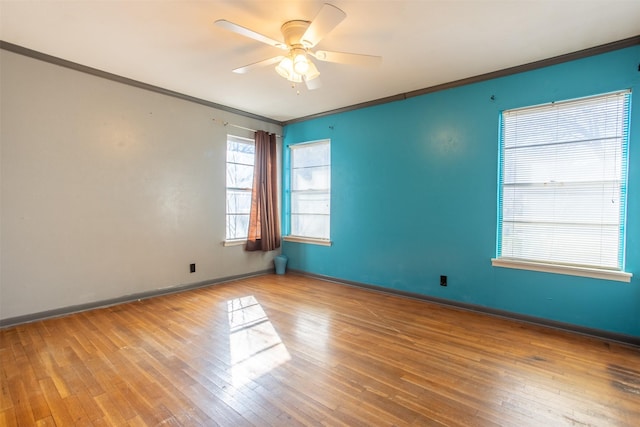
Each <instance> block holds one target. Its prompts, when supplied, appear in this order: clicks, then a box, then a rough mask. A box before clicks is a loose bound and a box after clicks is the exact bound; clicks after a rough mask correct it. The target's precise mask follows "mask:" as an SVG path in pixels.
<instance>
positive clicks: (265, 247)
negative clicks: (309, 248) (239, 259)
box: [245, 130, 280, 252]
mask: <svg viewBox="0 0 640 427" xmlns="http://www.w3.org/2000/svg"><path fill="white" fill-rule="evenodd" d="M255 143H256V149H255V165H254V168H253V192H252V194H251V212H250V214H249V236H248V238H247V245H246V246H245V250H247V251H265V252H266V251H272V250H274V249H277V248H279V247H280V216H279V215H278V171H277V167H276V165H277V158H276V156H277V151H276V135H275V134H269V133H268V132H265V131H261V130H259V131H257V132H256V135H255Z"/></svg>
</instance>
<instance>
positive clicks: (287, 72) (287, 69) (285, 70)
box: [276, 56, 293, 80]
mask: <svg viewBox="0 0 640 427" xmlns="http://www.w3.org/2000/svg"><path fill="white" fill-rule="evenodd" d="M276 71H277V72H278V74H280V75H281V76H282V77H284V78H285V79H287V80H289V78H290V77H291V76H292V75H293V61H291V58H289V57H288V56H285V57H284V58H282V61H280V63H279V64H278V65H276Z"/></svg>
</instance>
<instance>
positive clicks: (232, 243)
mask: <svg viewBox="0 0 640 427" xmlns="http://www.w3.org/2000/svg"><path fill="white" fill-rule="evenodd" d="M229 138H232V139H237V140H240V141H242V142H243V143H246V144H253V145H254V146H255V140H252V139H251V138H245V137H243V136H238V135H232V134H227V139H226V142H227V143H228V141H229ZM226 159H227V157H226V154H225V173H226V167H227V165H228V163H229V162H228V161H227V160H226ZM254 171H255V164H254ZM229 188H233V187H227V183H226V179H225V230H226V226H227V224H226V221H227V220H228V218H227V215H228V213H227V212H226V197H227V191H229ZM238 190H241V189H238ZM225 234H226V231H225ZM246 243H247V238H246V237H241V238H239V239H227V238H226V236H225V239H224V240H223V241H222V246H225V247H226V246H240V245H244V244H246Z"/></svg>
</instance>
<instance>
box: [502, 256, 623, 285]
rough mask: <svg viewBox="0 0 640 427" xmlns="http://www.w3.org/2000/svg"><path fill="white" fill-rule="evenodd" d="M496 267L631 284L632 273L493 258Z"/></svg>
mask: <svg viewBox="0 0 640 427" xmlns="http://www.w3.org/2000/svg"><path fill="white" fill-rule="evenodd" d="M491 265H493V266H494V267H504V268H515V269H519V270H532V271H542V272H544V273H556V274H566V275H569V276H581V277H591V278H593V279H604V280H615V281H617V282H627V283H629V282H631V277H633V274H632V273H627V272H624V271H614V270H604V269H598V268H588V267H577V266H570V265H555V264H545V263H542V262H531V261H521V260H515V259H506V258H492V259H491Z"/></svg>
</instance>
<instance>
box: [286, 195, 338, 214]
mask: <svg viewBox="0 0 640 427" xmlns="http://www.w3.org/2000/svg"><path fill="white" fill-rule="evenodd" d="M329 199H330V195H329V193H328V192H321V193H320V192H318V193H316V192H314V193H293V194H291V212H292V213H294V214H313V213H318V214H324V215H329V202H330V200H329Z"/></svg>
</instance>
